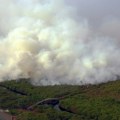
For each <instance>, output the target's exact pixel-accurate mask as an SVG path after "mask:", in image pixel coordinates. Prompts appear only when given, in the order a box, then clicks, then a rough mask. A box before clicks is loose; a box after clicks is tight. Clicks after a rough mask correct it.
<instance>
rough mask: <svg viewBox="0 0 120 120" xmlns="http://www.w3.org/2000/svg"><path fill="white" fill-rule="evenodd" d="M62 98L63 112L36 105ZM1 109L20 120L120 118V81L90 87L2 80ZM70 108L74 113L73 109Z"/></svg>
mask: <svg viewBox="0 0 120 120" xmlns="http://www.w3.org/2000/svg"><path fill="white" fill-rule="evenodd" d="M46 98H60V107H62V108H64V109H65V110H67V111H65V110H64V111H60V110H56V109H55V108H53V106H46V105H38V106H36V107H35V108H34V110H31V111H30V110H27V107H29V106H30V105H32V104H35V103H36V102H38V101H40V100H43V99H46ZM0 108H1V109H9V110H10V112H11V114H13V115H16V116H17V119H18V120H120V81H119V80H117V81H114V82H109V83H104V84H100V85H89V86H68V85H61V86H33V85H31V84H30V83H29V82H28V80H19V81H17V82H16V81H14V80H13V81H6V82H2V83H0ZM69 111H70V112H69Z"/></svg>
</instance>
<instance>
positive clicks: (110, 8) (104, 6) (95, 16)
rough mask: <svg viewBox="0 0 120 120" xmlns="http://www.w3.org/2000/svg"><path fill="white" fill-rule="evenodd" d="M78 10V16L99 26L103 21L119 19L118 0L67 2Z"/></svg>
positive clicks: (119, 8)
mask: <svg viewBox="0 0 120 120" xmlns="http://www.w3.org/2000/svg"><path fill="white" fill-rule="evenodd" d="M67 2H68V3H70V4H71V5H74V6H75V7H76V8H77V10H78V15H79V16H81V17H85V18H88V19H89V20H90V22H91V23H97V24H99V23H100V22H102V21H103V20H105V19H111V18H115V19H116V18H117V19H119V18H120V13H119V11H120V0H67Z"/></svg>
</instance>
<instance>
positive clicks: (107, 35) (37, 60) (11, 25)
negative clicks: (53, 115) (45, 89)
mask: <svg viewBox="0 0 120 120" xmlns="http://www.w3.org/2000/svg"><path fill="white" fill-rule="evenodd" d="M0 2H1V3H3V4H0V9H1V10H0V17H1V20H0V36H1V37H0V81H5V80H11V79H19V78H30V80H31V83H33V84H34V85H55V84H72V85H83V84H97V83H101V82H107V81H110V80H116V78H117V76H118V75H120V61H119V58H120V48H119V42H118V39H119V38H120V37H119V36H117V35H118V34H117V33H116V34H117V35H116V34H114V33H113V32H114V31H112V30H111V24H112V25H113V26H112V27H115V26H116V27H117V24H119V21H117V20H113V21H110V22H107V23H104V24H103V25H102V26H101V27H100V28H99V30H96V31H98V32H96V31H95V30H93V29H92V28H91V26H90V25H89V24H88V22H87V20H85V19H79V20H78V19H77V16H76V15H77V14H75V11H76V10H75V9H74V8H73V7H72V6H70V5H69V6H68V5H66V4H65V3H64V1H62V0H26V1H23V0H18V1H17V0H16V1H15V0H4V1H2V0H0ZM119 28H120V27H119ZM118 30H119V29H118ZM118 30H116V32H118ZM99 32H100V33H99ZM115 36H117V37H115Z"/></svg>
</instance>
